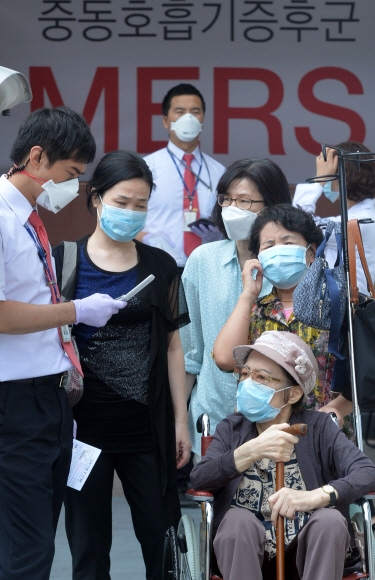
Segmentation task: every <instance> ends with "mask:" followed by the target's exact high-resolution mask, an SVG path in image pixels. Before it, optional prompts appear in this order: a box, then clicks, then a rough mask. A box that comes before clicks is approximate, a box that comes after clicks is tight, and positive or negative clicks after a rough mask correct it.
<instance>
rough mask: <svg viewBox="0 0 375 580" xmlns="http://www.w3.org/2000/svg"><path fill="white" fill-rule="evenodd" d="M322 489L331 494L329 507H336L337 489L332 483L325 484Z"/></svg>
mask: <svg viewBox="0 0 375 580" xmlns="http://www.w3.org/2000/svg"><path fill="white" fill-rule="evenodd" d="M322 490H323V491H324V492H325V493H328V495H329V507H335V505H336V502H337V495H336V494H337V491H336V490H335V488H334V487H332V485H323V486H322Z"/></svg>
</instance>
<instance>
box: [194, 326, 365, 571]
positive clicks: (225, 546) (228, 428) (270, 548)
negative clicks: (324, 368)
mask: <svg viewBox="0 0 375 580" xmlns="http://www.w3.org/2000/svg"><path fill="white" fill-rule="evenodd" d="M234 357H235V360H236V363H237V365H236V367H235V373H236V376H237V378H238V381H239V382H238V391H237V410H238V412H236V413H234V414H232V415H230V416H229V417H227V418H226V419H224V421H222V422H221V423H220V424H219V425H218V426H217V428H216V432H215V434H214V438H213V441H212V443H211V445H210V446H209V448H208V450H207V453H206V455H205V457H203V458H202V461H201V462H200V463H198V464H197V465H196V466H195V468H194V469H193V471H192V473H191V481H192V484H193V486H194V488H195V490H205V491H209V492H212V493H213V494H214V498H215V502H214V522H213V528H214V541H213V549H214V552H215V555H216V559H217V563H218V567H219V569H220V573H221V574H222V576H223V578H224V580H242V579H245V578H251V580H262V579H263V578H264V579H267V580H269V579H271V578H273V577H274V574H275V572H274V570H275V554H276V537H275V525H276V521H277V518H278V516H283V517H284V518H285V519H284V526H285V527H284V544H285V562H286V568H287V571H288V573H287V578H288V580H290V579H292V578H293V579H294V578H303V580H323V579H324V580H341V579H342V576H343V570H344V565H345V560H346V558H347V556H348V554H349V552H350V544H351V537H350V533H349V531H348V530H349V527H350V526H349V527H348V521H349V510H348V507H349V504H350V503H352V502H353V501H355V500H356V499H357V498H359V497H361V496H363V495H364V494H366V493H368V492H369V491H370V490H373V489H375V466H374V464H373V463H372V462H371V461H370V460H369V459H368V458H367V457H366V456H365V455H364V454H363V453H362V452H361V451H360V450H359V449H358V448H357V447H355V445H353V443H352V442H351V441H349V440H348V439H347V438H346V437H345V435H344V434H343V433H342V432H341V431H340V430H339V428H338V427H337V426H336V425H335V424H334V422H333V421H332V419H331V417H330V416H329V415H327V414H325V413H318V412H315V411H300V410H299V405H300V403H301V402H302V401H303V399H304V398H305V397H306V396H307V395H308V394H309V393H310V391H311V390H312V389H313V388H314V386H315V382H316V374H317V362H316V359H315V357H314V355H313V353H312V351H311V349H310V348H309V346H307V345H306V343H304V341H303V340H302V339H301V338H300V337H298V336H297V335H294V334H291V333H288V332H281V331H269V332H264V333H263V334H262V335H261V336H260V337H259V338H258V339H257V340H256V341H255V343H254V344H253V345H248V346H238V347H236V348H235V349H234ZM297 423H305V424H307V433H306V436H305V437H296V436H294V435H292V434H290V433H286V432H285V431H284V430H285V429H286V428H288V427H289V425H294V424H297ZM277 462H284V465H285V474H284V487H282V488H281V489H280V490H279V491H275V466H276V463H277ZM330 508H333V509H330ZM352 545H353V543H352Z"/></svg>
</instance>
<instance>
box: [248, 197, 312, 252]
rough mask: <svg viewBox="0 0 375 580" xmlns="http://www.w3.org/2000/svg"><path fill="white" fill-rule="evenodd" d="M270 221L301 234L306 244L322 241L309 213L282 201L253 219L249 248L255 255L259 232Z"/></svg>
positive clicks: (257, 247) (258, 243)
mask: <svg viewBox="0 0 375 580" xmlns="http://www.w3.org/2000/svg"><path fill="white" fill-rule="evenodd" d="M270 222H275V223H276V224H280V225H281V226H283V227H284V228H285V229H286V230H288V231H290V232H298V233H299V234H301V235H302V236H303V237H304V238H305V240H306V242H307V243H308V244H316V246H319V245H320V244H321V242H322V241H323V233H322V230H321V229H320V227H319V226H317V225H316V223H315V221H314V218H313V216H312V215H311V213H307V211H304V210H303V209H301V208H297V207H293V206H292V205H289V204H286V203H282V204H280V205H274V206H270V207H266V208H264V210H263V211H261V212H260V214H259V215H258V217H257V219H256V220H255V222H254V224H253V227H252V229H251V235H250V244H249V249H250V251H251V252H253V253H254V254H255V255H256V256H257V255H258V253H259V245H260V241H259V240H260V233H261V231H262V229H263V228H264V226H265V225H266V224H268V223H270Z"/></svg>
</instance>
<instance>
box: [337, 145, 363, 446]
mask: <svg viewBox="0 0 375 580" xmlns="http://www.w3.org/2000/svg"><path fill="white" fill-rule="evenodd" d="M338 173H339V190H340V205H341V233H342V247H343V260H344V268H345V275H346V286H347V304H348V315H347V316H348V342H349V366H350V378H351V387H352V403H353V422H354V432H355V436H356V440H357V446H358V448H359V449H360V450H361V451H363V438H362V420H361V413H360V409H359V404H358V394H357V381H356V375H355V359H354V342H353V317H352V305H351V301H350V275H349V254H348V202H347V197H346V173H345V156H344V152H343V151H342V150H338Z"/></svg>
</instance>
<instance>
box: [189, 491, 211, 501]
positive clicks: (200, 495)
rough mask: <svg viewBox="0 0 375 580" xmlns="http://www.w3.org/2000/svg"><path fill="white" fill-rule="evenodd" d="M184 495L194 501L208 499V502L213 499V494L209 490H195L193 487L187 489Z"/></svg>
mask: <svg viewBox="0 0 375 580" xmlns="http://www.w3.org/2000/svg"><path fill="white" fill-rule="evenodd" d="M185 495H186V497H188V498H189V499H192V500H194V501H208V502H210V503H211V502H213V501H214V496H213V494H212V493H210V492H209V491H196V490H195V489H188V490H187V492H186V493H185Z"/></svg>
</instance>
